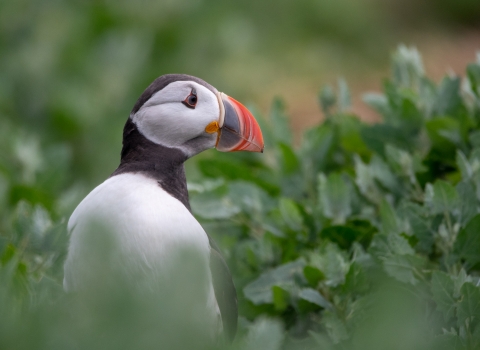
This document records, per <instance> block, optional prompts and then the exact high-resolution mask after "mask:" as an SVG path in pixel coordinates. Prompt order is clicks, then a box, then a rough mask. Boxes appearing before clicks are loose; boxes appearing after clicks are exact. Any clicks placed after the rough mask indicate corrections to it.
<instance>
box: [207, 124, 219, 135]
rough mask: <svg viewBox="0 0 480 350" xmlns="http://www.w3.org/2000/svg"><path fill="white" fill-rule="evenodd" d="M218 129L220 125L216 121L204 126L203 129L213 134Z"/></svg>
mask: <svg viewBox="0 0 480 350" xmlns="http://www.w3.org/2000/svg"><path fill="white" fill-rule="evenodd" d="M218 129H220V126H218V122H217V121H213V122H211V123H210V124H208V125H207V126H206V127H205V131H206V132H208V133H209V134H213V133H215V132H217V131H218Z"/></svg>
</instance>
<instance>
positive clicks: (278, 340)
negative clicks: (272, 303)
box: [241, 317, 285, 350]
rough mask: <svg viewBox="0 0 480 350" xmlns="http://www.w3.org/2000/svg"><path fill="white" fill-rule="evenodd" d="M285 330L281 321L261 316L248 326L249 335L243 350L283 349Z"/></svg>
mask: <svg viewBox="0 0 480 350" xmlns="http://www.w3.org/2000/svg"><path fill="white" fill-rule="evenodd" d="M284 337H285V334H284V330H283V327H282V324H281V322H280V321H278V320H275V319H268V318H266V317H259V318H258V319H257V320H255V322H254V323H252V324H251V325H250V327H248V336H247V337H246V338H245V339H246V341H245V345H244V346H243V347H242V348H241V349H242V350H256V349H262V350H280V349H282V344H283V338H284Z"/></svg>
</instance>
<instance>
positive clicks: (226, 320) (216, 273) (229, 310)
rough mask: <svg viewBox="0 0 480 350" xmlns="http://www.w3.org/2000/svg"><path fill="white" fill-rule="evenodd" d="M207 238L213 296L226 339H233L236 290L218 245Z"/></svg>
mask: <svg viewBox="0 0 480 350" xmlns="http://www.w3.org/2000/svg"><path fill="white" fill-rule="evenodd" d="M208 240H209V242H210V247H211V250H210V269H211V270H212V279H213V289H214V291H215V298H216V299H217V304H218V307H219V309H220V313H221V315H222V323H223V330H224V332H225V334H226V335H227V337H228V339H229V340H230V341H233V339H234V338H235V334H236V332H237V319H238V307H237V291H236V289H235V285H234V284H233V280H232V275H231V273H230V270H229V269H228V266H227V264H226V263H225V260H224V259H223V257H222V255H221V254H220V250H219V249H218V246H217V245H216V243H215V242H214V241H213V239H212V238H211V237H210V236H208Z"/></svg>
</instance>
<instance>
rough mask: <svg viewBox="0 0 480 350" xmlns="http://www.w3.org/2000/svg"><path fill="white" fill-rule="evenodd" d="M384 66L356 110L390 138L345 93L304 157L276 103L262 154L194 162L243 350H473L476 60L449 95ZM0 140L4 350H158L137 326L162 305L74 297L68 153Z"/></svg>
mask: <svg viewBox="0 0 480 350" xmlns="http://www.w3.org/2000/svg"><path fill="white" fill-rule="evenodd" d="M392 64H393V69H392V70H393V75H392V77H391V78H390V79H388V80H385V82H384V89H383V93H382V94H377V93H375V94H373V93H369V94H366V95H365V97H364V100H365V102H366V103H367V104H369V105H370V106H371V107H372V108H373V109H375V110H376V111H377V112H378V113H379V114H380V115H381V116H382V122H381V123H377V124H365V123H362V122H361V121H360V120H359V119H358V118H357V116H355V115H353V114H352V113H351V112H350V109H349V103H350V92H349V91H348V87H347V85H346V83H345V82H344V81H340V82H339V84H338V89H336V90H335V89H334V88H332V87H328V88H325V89H323V90H322V92H321V93H320V95H319V102H320V107H321V109H322V110H323V111H324V114H325V115H326V120H325V121H323V122H322V123H319V125H317V126H315V127H313V128H311V129H309V130H307V131H306V132H305V133H304V135H303V137H302V141H301V143H300V145H299V146H298V147H294V146H293V145H292V140H293V135H292V131H291V129H290V127H289V119H288V117H287V114H286V112H285V106H284V104H283V102H282V101H281V100H275V101H274V102H273V105H272V108H271V114H270V116H269V118H260V122H261V124H262V130H263V131H264V137H265V141H266V147H265V153H264V154H263V155H249V154H236V155H234V156H232V155H231V154H229V155H224V154H220V153H215V154H214V155H213V154H211V155H210V156H208V155H207V156H203V157H198V158H197V159H195V158H194V159H192V160H191V161H189V163H190V164H188V166H189V167H190V169H191V170H192V173H195V174H196V175H195V176H194V177H192V178H190V181H189V188H190V193H191V204H192V209H193V213H194V214H195V215H196V217H197V218H199V220H201V223H202V225H203V226H204V228H205V230H206V231H207V232H209V233H210V234H211V235H212V236H213V237H214V238H215V240H216V241H217V242H218V243H219V245H220V246H221V247H222V249H223V251H224V255H225V257H226V259H227V261H228V264H229V266H230V267H231V270H232V273H233V275H234V278H235V282H236V286H237V290H238V291H239V304H240V314H241V319H240V334H239V336H238V338H237V341H236V342H235V344H234V345H233V347H234V348H239V349H260V348H261V349H267V348H268V349H280V348H287V349H290V348H291V349H296V348H302V349H303V348H305V349H310V348H312V349H314V348H320V349H390V348H395V349H477V348H478V347H480V325H479V323H480V278H479V275H480V211H479V204H480V57H479V58H478V59H477V62H475V63H472V64H470V65H469V66H468V67H467V74H466V77H465V78H464V79H462V78H460V77H456V76H451V75H450V76H446V77H445V78H444V79H443V80H442V81H441V82H440V84H435V83H434V82H432V81H431V80H429V79H428V78H427V77H426V76H425V74H424V69H423V66H422V61H421V58H420V55H419V54H418V52H417V51H415V50H414V49H409V48H406V47H400V48H399V50H397V51H396V52H395V54H394V56H393V63H392ZM256 114H257V115H258V113H256ZM7 127H8V128H9V129H8V131H2V133H3V135H2V136H4V137H1V138H0V142H4V145H2V146H4V148H2V149H5V150H7V152H6V153H4V155H3V156H1V158H0V193H2V194H4V196H1V197H2V198H4V199H3V200H2V201H0V206H1V210H2V215H1V221H0V225H1V226H0V280H1V281H2V282H1V284H0V286H1V287H0V309H1V310H2V317H1V318H0V344H7V345H8V346H9V347H10V348H13V347H15V348H32V347H35V348H37V349H41V348H51V347H52V346H53V345H52V344H54V345H56V346H61V347H68V345H67V344H70V346H72V345H71V344H77V345H78V346H85V347H89V348H96V347H98V348H100V347H101V348H103V349H104V348H114V347H115V348H118V347H130V348H131V347H135V348H147V347H150V346H152V344H161V341H162V339H161V338H159V335H158V334H156V333H155V332H147V331H145V329H148V326H147V325H146V323H145V322H146V321H145V320H146V319H148V320H152V318H151V317H153V316H154V314H156V313H155V312H156V311H158V310H163V309H162V308H161V307H160V306H161V305H163V304H162V302H164V301H161V300H160V301H158V305H159V308H149V305H151V304H145V303H144V302H145V300H148V301H149V302H151V301H152V299H149V298H146V299H145V298H138V295H136V294H135V293H134V292H132V293H133V295H131V294H129V293H130V292H131V291H130V289H129V287H127V286H126V287H125V292H124V293H119V294H118V295H117V294H116V293H115V292H113V291H112V290H109V291H108V292H109V293H108V294H102V293H101V292H99V293H98V294H99V295H95V293H92V294H87V295H85V296H84V297H85V298H87V299H88V300H90V299H89V298H93V299H94V300H96V302H98V303H99V304H95V303H94V305H103V306H102V308H101V309H98V308H91V309H88V307H86V306H85V305H84V304H82V303H81V302H79V301H78V300H77V301H72V300H70V299H69V298H68V297H65V296H64V294H63V291H62V288H61V279H62V264H63V257H64V254H65V245H66V240H67V237H66V234H65V227H64V226H65V225H64V223H65V219H66V217H67V216H68V215H69V213H70V211H71V210H72V209H73V208H74V206H75V204H76V202H78V201H79V200H80V199H81V197H82V195H84V194H85V192H86V191H85V187H84V186H83V185H82V184H80V183H77V184H75V185H73V186H69V185H68V184H70V183H72V179H73V178H75V176H74V171H73V167H72V164H71V159H70V154H69V152H68V149H69V148H68V146H65V145H63V144H56V145H54V146H44V145H43V144H42V142H41V140H39V141H38V142H37V144H36V145H33V146H32V142H36V141H32V140H35V138H33V137H32V135H22V134H21V132H20V130H18V129H16V128H15V127H14V126H13V124H11V125H10V124H7ZM2 130H6V129H2ZM19 139H20V140H29V141H28V142H24V143H19V142H18V141H16V140H19ZM29 142H30V143H29ZM59 174H61V175H62V176H59ZM93 252H94V251H93ZM93 252H92V254H93ZM92 273H94V272H92ZM98 273H99V274H100V275H99V276H101V273H102V272H101V268H99V272H98ZM93 289H94V288H93ZM106 296H108V298H111V300H110V301H109V302H106V300H107V299H108V298H107V297H106ZM106 298H107V299H106ZM76 303H80V304H76ZM155 305H157V304H155ZM167 309H168V308H167ZM65 310H74V311H73V313H74V317H72V314H71V313H70V314H69V313H68V312H67V311H65ZM139 310H143V311H142V312H139ZM152 310H153V311H155V312H153V311H152ZM100 311H101V312H100ZM99 312H100V313H101V315H102V316H101V318H98V317H99V316H98V314H99ZM77 313H78V314H77ZM119 315H120V316H119ZM147 316H148V317H147ZM27 320H28V322H27ZM92 320H94V321H92ZM119 320H121V321H119ZM174 321H175V322H177V321H178V320H173V321H172V322H174ZM177 331H178V330H177ZM179 332H186V333H188V334H189V335H191V337H190V338H189V337H187V336H185V334H183V333H176V334H181V335H182V337H181V338H182V339H183V340H184V341H185V342H184V343H182V344H183V345H184V346H198V347H202V344H203V343H202V342H201V340H198V341H194V342H193V343H189V341H190V340H191V339H195V340H197V339H199V337H200V335H199V334H197V333H195V329H193V330H192V329H188V327H187V328H186V329H184V330H181V331H179ZM59 334H62V336H60V335H59ZM86 334H88V336H86ZM92 334H93V335H92ZM102 334H103V337H102ZM120 334H122V337H119V338H118V339H121V340H118V339H116V338H115V337H117V336H119V335H120ZM136 336H138V339H137V338H136ZM102 339H103V341H102ZM115 339H116V341H115ZM127 339H129V340H128V341H127ZM131 339H134V340H131ZM170 340H171V339H170ZM183 340H182V341H183ZM79 344H80V345H79ZM169 344H172V343H169ZM14 345H16V346H14ZM164 345H165V344H164ZM8 346H7V347H8ZM72 347H73V346H72Z"/></svg>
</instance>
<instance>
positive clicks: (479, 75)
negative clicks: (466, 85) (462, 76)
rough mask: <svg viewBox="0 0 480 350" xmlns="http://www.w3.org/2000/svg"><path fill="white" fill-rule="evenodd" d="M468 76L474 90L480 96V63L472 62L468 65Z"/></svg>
mask: <svg viewBox="0 0 480 350" xmlns="http://www.w3.org/2000/svg"><path fill="white" fill-rule="evenodd" d="M467 77H468V80H469V81H470V86H471V87H472V90H473V92H475V93H476V94H477V96H480V64H478V63H470V64H469V65H468V66H467Z"/></svg>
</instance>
